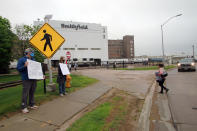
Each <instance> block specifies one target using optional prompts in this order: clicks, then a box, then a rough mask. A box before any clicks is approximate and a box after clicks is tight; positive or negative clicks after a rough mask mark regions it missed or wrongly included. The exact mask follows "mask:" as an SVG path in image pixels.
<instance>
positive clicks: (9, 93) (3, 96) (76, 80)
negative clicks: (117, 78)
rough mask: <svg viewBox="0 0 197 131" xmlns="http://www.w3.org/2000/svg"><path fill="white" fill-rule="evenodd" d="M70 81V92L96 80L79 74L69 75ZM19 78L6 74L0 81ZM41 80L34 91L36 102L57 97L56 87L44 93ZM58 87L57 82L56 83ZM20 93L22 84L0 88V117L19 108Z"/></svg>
mask: <svg viewBox="0 0 197 131" xmlns="http://www.w3.org/2000/svg"><path fill="white" fill-rule="evenodd" d="M71 77H72V82H71V86H72V87H71V88H70V92H73V91H75V90H78V89H81V88H84V87H86V86H88V85H90V84H93V83H95V82H97V81H98V80H96V79H94V78H89V77H87V76H81V75H71ZM18 78H19V80H20V76H18V75H16V76H10V77H9V76H6V77H0V81H1V82H5V81H13V80H18ZM53 81H54V82H55V81H56V78H54V79H53ZM48 82H49V80H48V79H47V80H46V83H48ZM43 85H44V84H43V81H38V82H37V89H36V93H35V101H36V104H38V105H39V104H41V103H43V102H45V101H49V100H52V99H54V98H56V97H59V93H58V88H57V90H56V92H47V93H46V94H44V91H43V90H44V89H43ZM57 87H58V84H57ZM21 95H22V85H19V86H16V87H11V88H6V89H2V90H0V118H1V117H2V116H6V114H8V113H10V112H15V111H17V110H19V109H20V104H21Z"/></svg>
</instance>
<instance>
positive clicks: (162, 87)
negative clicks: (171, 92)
mask: <svg viewBox="0 0 197 131" xmlns="http://www.w3.org/2000/svg"><path fill="white" fill-rule="evenodd" d="M164 81H165V79H162V80H161V81H158V82H159V86H160V87H161V91H160V92H161V93H163V89H164V90H167V88H166V87H165V86H164V85H163V84H164Z"/></svg>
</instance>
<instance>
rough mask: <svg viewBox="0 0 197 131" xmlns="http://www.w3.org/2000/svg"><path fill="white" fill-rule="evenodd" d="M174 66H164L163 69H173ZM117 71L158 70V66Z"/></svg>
mask: <svg viewBox="0 0 197 131" xmlns="http://www.w3.org/2000/svg"><path fill="white" fill-rule="evenodd" d="M175 67H176V66H175V65H169V66H165V69H166V70H168V69H172V68H175ZM117 69H118V70H158V66H146V67H134V68H117Z"/></svg>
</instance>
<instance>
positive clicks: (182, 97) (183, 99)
mask: <svg viewBox="0 0 197 131" xmlns="http://www.w3.org/2000/svg"><path fill="white" fill-rule="evenodd" d="M167 87H168V88H170V91H169V93H168V100H169V103H170V109H171V112H172V116H173V119H174V122H175V125H176V126H177V130H178V131H197V72H177V69H176V70H172V71H170V72H169V76H168V78H167Z"/></svg>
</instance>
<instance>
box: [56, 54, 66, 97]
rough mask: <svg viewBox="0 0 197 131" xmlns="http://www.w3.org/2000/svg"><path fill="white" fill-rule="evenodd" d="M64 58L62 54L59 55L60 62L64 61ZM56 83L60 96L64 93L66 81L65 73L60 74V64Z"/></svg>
mask: <svg viewBox="0 0 197 131" xmlns="http://www.w3.org/2000/svg"><path fill="white" fill-rule="evenodd" d="M64 62H65V58H64V57H63V56H61V57H60V63H64ZM57 83H58V84H59V93H60V96H64V95H65V83H66V75H63V74H62V71H61V69H60V65H59V66H58V76H57Z"/></svg>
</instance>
